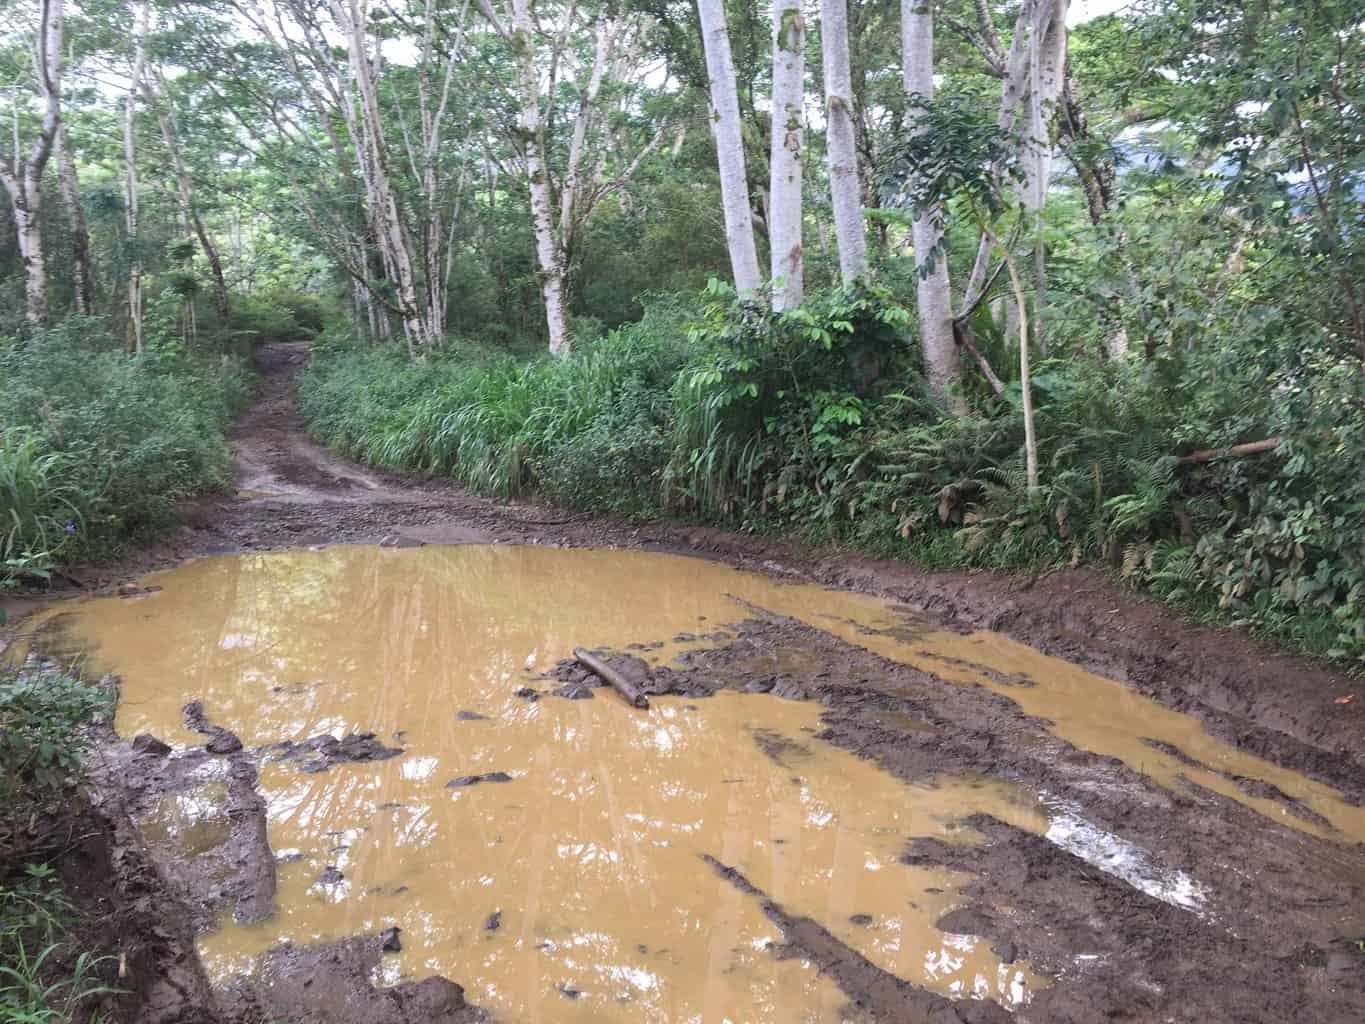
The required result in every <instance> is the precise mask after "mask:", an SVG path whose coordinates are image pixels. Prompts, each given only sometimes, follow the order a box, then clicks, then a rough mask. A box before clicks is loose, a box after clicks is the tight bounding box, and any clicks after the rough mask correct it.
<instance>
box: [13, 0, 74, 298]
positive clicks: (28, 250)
mask: <svg viewBox="0 0 1365 1024" xmlns="http://www.w3.org/2000/svg"><path fill="white" fill-rule="evenodd" d="M64 13H65V12H64V10H63V7H62V0H40V5H39V17H38V31H37V33H36V40H35V47H34V50H35V52H34V62H33V67H34V77H35V79H36V80H37V88H38V99H39V101H40V103H41V105H42V122H41V124H40V125H39V128H38V133H37V135H36V137H35V138H34V140H33V143H32V145H31V146H30V147H29V151H28V155H27V156H25V155H23V153H22V152H21V151H20V142H19V130H18V123H19V111H18V109H17V107H16V109H15V111H14V123H15V130H14V143H13V146H14V148H13V152H12V153H11V155H10V158H9V160H7V161H0V184H3V185H4V186H5V191H6V192H8V193H9V198H10V212H11V213H12V215H13V217H14V226H15V229H16V231H17V233H18V236H19V255H20V258H21V259H22V261H23V266H24V312H25V315H26V317H27V319H28V322H29V323H31V324H34V325H42V324H45V323H46V322H47V318H48V305H47V263H46V261H45V258H44V254H43V231H42V212H43V171H44V170H45V169H46V168H47V161H48V159H49V158H50V157H51V156H52V149H53V146H54V145H55V143H56V140H57V132H58V129H59V128H60V126H61V89H62V19H63V16H64ZM17 102H18V101H17V98H16V103H17Z"/></svg>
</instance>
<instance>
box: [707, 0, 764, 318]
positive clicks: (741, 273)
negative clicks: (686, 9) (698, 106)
mask: <svg viewBox="0 0 1365 1024" xmlns="http://www.w3.org/2000/svg"><path fill="white" fill-rule="evenodd" d="M697 10H698V12H699V14H700V15H701V31H702V45H703V49H704V50H705V51H706V74H707V77H708V78H709V79H710V85H711V131H712V134H713V135H714V136H715V140H716V163H717V166H718V168H719V171H720V193H721V207H722V210H723V212H724V215H725V244H726V248H727V249H728V250H729V253H730V271H731V274H732V275H733V276H734V282H735V288H736V289H737V290H738V291H739V292H740V293H741V294H743V293H746V292H753V291H755V290H757V289H758V287H759V286H760V285H761V284H762V283H763V279H762V277H761V276H760V274H759V270H758V250H757V249H756V248H755V246H754V224H753V214H752V213H751V212H750V209H749V178H748V173H747V171H746V170H745V166H744V136H743V129H742V125H741V122H740V119H739V92H738V86H737V83H736V80H735V61H734V57H733V56H732V55H731V53H730V34H729V32H728V31H727V30H726V27H725V3H724V0H697Z"/></svg>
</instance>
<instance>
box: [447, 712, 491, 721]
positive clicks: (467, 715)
mask: <svg viewBox="0 0 1365 1024" xmlns="http://www.w3.org/2000/svg"><path fill="white" fill-rule="evenodd" d="M455 717H456V718H458V719H459V720H460V721H461V722H487V721H488V716H487V715H481V714H479V713H478V712H477V711H457V712H455Z"/></svg>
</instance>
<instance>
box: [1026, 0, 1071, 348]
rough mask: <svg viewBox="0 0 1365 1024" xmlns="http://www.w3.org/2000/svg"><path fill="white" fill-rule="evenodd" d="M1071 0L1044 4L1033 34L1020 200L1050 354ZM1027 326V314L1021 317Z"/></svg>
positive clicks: (1039, 326) (1038, 325) (1038, 331)
mask: <svg viewBox="0 0 1365 1024" xmlns="http://www.w3.org/2000/svg"><path fill="white" fill-rule="evenodd" d="M1069 6H1070V3H1069V0H1038V6H1037V8H1036V11H1035V23H1034V28H1033V31H1032V32H1031V33H1030V34H1029V51H1030V52H1029V76H1028V77H1029V91H1028V96H1027V98H1026V100H1025V105H1026V108H1027V110H1028V115H1029V120H1028V138H1027V140H1026V142H1025V144H1024V148H1023V153H1022V156H1023V161H1022V163H1023V171H1024V182H1023V184H1022V186H1021V189H1020V192H1021V195H1020V198H1021V200H1022V202H1023V205H1024V208H1025V209H1026V210H1028V211H1029V212H1030V213H1031V214H1032V219H1033V225H1032V226H1033V280H1034V300H1033V337H1034V338H1035V339H1037V343H1038V351H1039V352H1040V353H1042V354H1044V355H1046V354H1047V332H1046V326H1045V324H1046V309H1047V272H1046V257H1047V253H1046V247H1045V245H1044V242H1043V207H1044V206H1045V205H1046V204H1047V190H1048V183H1049V182H1050V181H1051V179H1052V148H1053V147H1052V129H1053V124H1054V122H1055V121H1056V115H1057V104H1058V100H1059V99H1060V98H1061V94H1062V80H1063V72H1064V70H1065V68H1066V41H1067V31H1066V15H1067V10H1068V8H1069ZM1021 321H1022V313H1021Z"/></svg>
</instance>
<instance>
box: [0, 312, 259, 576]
mask: <svg viewBox="0 0 1365 1024" xmlns="http://www.w3.org/2000/svg"><path fill="white" fill-rule="evenodd" d="M250 389H251V379H250V376H249V374H248V373H247V372H246V370H245V368H244V367H243V366H242V364H241V363H240V362H238V361H237V360H234V359H231V358H229V357H217V358H191V357H188V356H162V355H158V354H156V353H149V354H147V355H144V356H141V357H138V358H129V357H128V356H126V355H125V354H124V353H123V351H122V348H121V346H119V345H117V344H116V343H114V342H113V340H112V339H111V338H110V337H109V335H108V332H107V329H106V327H105V326H104V324H103V323H102V322H101V321H99V320H93V319H72V320H70V321H67V322H66V323H64V324H62V325H60V326H58V327H54V328H52V329H50V330H48V331H44V332H41V333H39V334H36V335H34V336H33V337H31V338H28V339H26V340H24V341H19V340H13V339H0V523H3V524H4V525H3V528H2V530H3V532H0V585H3V584H4V583H5V582H6V581H13V580H15V579H17V578H21V577H25V576H28V577H41V576H43V575H44V574H46V573H47V572H48V571H50V570H51V569H52V568H53V567H54V566H56V565H58V564H61V563H62V562H65V561H69V560H71V559H73V558H76V557H84V556H89V555H101V554H107V553H109V552H110V551H112V550H113V549H114V548H116V547H117V545H119V544H120V543H121V542H122V541H124V540H125V539H127V538H130V537H138V536H145V535H146V534H148V533H149V532H150V531H153V530H156V529H159V528H162V527H164V526H166V525H167V524H168V523H169V522H170V521H171V520H172V518H173V516H174V513H175V506H176V504H177V503H178V502H179V501H182V500H183V499H185V498H188V497H190V496H192V495H195V494H199V493H202V492H205V491H209V490H215V489H222V488H226V487H227V486H229V484H230V480H231V476H230V465H229V461H228V457H227V452H226V449H225V446H224V443H223V439H224V434H225V431H226V429H227V426H228V423H229V422H230V420H231V418H232V416H233V415H234V414H235V413H236V412H238V411H239V410H240V409H242V408H243V407H244V406H245V405H246V402H247V401H248V399H249V397H250Z"/></svg>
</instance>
